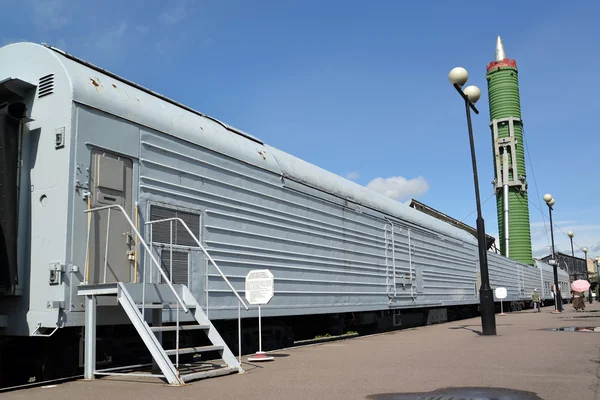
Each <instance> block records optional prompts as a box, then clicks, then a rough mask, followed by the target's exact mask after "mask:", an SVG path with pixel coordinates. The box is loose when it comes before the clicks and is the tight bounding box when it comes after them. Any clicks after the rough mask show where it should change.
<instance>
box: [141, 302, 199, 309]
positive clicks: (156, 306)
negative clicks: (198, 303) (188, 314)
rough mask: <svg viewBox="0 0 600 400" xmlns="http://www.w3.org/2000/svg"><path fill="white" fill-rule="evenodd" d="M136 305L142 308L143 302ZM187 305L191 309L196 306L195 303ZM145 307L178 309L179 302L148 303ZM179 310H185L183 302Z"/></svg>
mask: <svg viewBox="0 0 600 400" xmlns="http://www.w3.org/2000/svg"><path fill="white" fill-rule="evenodd" d="M135 306H136V307H137V308H142V304H141V303H140V304H136V305H135ZM186 307H187V308H189V309H194V308H196V307H195V306H194V305H193V304H186ZM144 308H147V309H149V310H150V309H161V308H164V309H165V310H177V303H173V304H170V303H164V304H146V305H145V306H144ZM179 310H180V311H183V308H182V307H181V304H179Z"/></svg>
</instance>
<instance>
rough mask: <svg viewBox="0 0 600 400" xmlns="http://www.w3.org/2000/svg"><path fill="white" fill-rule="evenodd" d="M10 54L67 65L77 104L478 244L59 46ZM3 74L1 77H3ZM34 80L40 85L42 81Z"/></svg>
mask: <svg viewBox="0 0 600 400" xmlns="http://www.w3.org/2000/svg"><path fill="white" fill-rule="evenodd" d="M5 57H18V58H20V59H22V60H24V61H25V60H31V59H35V62H36V63H37V64H38V65H39V63H43V64H44V65H47V69H48V73H49V74H51V73H53V71H57V70H59V69H62V70H63V71H64V72H65V73H66V75H67V76H68V82H69V84H70V86H71V87H65V86H66V84H63V87H60V85H58V84H57V85H55V87H54V91H55V92H56V91H61V90H69V91H71V93H72V100H73V101H74V102H75V103H79V104H83V105H85V106H88V107H91V108H94V109H97V110H100V111H103V112H106V113H109V114H113V115H116V116H118V117H121V118H124V119H127V120H129V121H132V122H134V123H136V124H139V125H141V126H143V127H147V128H150V129H153V130H157V131H161V132H164V133H166V134H169V135H172V136H175V137H178V138H179V139H182V140H185V141H187V142H190V143H194V144H197V145H200V146H203V147H206V148H208V149H210V150H213V151H216V152H219V153H222V154H225V155H227V156H230V157H233V158H236V159H239V160H241V161H243V162H245V163H248V164H250V165H253V166H256V167H258V168H263V169H267V170H270V171H272V172H274V173H276V174H278V175H281V176H283V177H284V178H287V179H289V180H292V181H295V182H299V183H302V184H305V185H307V186H310V187H313V188H315V189H317V190H320V191H322V192H325V193H328V194H331V195H334V196H337V197H340V198H342V199H345V200H347V201H349V202H352V203H356V204H358V205H360V206H362V207H366V208H370V209H373V210H375V211H378V212H382V213H384V214H388V215H390V216H392V217H394V216H395V217H396V218H399V219H403V220H406V221H407V222H409V223H412V224H415V225H417V226H422V227H424V228H428V229H431V230H433V231H436V232H438V233H440V234H444V235H447V236H449V237H453V238H455V239H459V240H462V241H465V242H469V243H473V244H476V243H477V241H476V239H475V238H474V237H473V236H472V235H470V234H469V233H468V232H465V231H464V230H462V229H458V228H456V227H454V226H452V225H450V224H448V223H446V222H443V221H440V220H438V219H436V218H434V217H431V216H429V215H427V214H424V213H422V212H420V211H417V210H414V209H412V208H410V207H409V206H408V205H406V204H404V203H401V202H399V201H396V200H393V199H391V198H389V197H387V196H384V195H381V194H379V193H377V192H374V191H372V190H370V189H367V188H366V187H364V186H362V185H359V184H357V183H355V182H352V181H350V180H348V179H345V178H342V177H340V176H338V175H336V174H334V173H332V172H329V171H326V170H324V169H322V168H320V167H317V166H316V165H313V164H310V163H308V162H306V161H303V160H301V159H299V158H297V157H294V156H292V155H290V154H288V153H286V152H284V151H281V150H279V149H276V148H274V147H272V146H269V145H268V144H265V143H263V142H262V141H261V140H260V139H258V138H256V137H254V136H252V135H250V134H248V133H246V132H243V131H241V130H239V129H237V128H234V127H232V126H230V125H227V124H225V123H223V122H221V121H219V120H217V119H215V118H213V117H210V116H208V115H205V114H203V113H201V112H198V111H196V110H194V109H192V108H190V107H188V106H185V105H183V104H181V103H178V102H176V101H174V100H171V99H169V98H167V97H165V96H163V95H160V94H158V93H155V92H153V91H152V90H150V89H147V88H144V87H142V86H140V85H138V84H136V83H134V82H131V81H129V80H127V79H125V78H122V77H120V76H117V75H115V74H113V73H111V72H109V71H106V70H104V69H102V68H100V67H97V66H95V65H92V64H90V63H88V62H86V61H84V60H81V59H79V58H77V57H75V56H73V55H71V54H68V53H66V52H64V51H62V50H60V49H57V48H55V47H52V46H48V45H45V44H42V45H40V44H35V43H29V42H22V43H13V44H9V45H6V46H4V47H2V48H0V60H3V59H5ZM0 63H1V61H0ZM26 65H27V62H23V63H22V64H21V68H27V67H26ZM17 73H18V72H15V74H17ZM3 78H4V77H0V80H2V79H3ZM13 78H15V76H13ZM40 78H41V77H40ZM64 82H66V81H64ZM29 83H30V84H32V85H36V86H37V85H38V82H37V81H36V82H29Z"/></svg>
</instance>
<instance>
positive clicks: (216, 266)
mask: <svg viewBox="0 0 600 400" xmlns="http://www.w3.org/2000/svg"><path fill="white" fill-rule="evenodd" d="M169 221H171V222H173V221H177V222H180V223H181V225H183V227H184V228H185V230H186V231H187V232H188V233H189V235H190V236H191V237H192V239H194V242H196V244H197V245H198V247H199V248H200V249H201V250H202V252H203V253H204V255H205V256H206V257H208V260H209V261H210V263H211V264H212V265H213V267H215V269H216V270H217V271H218V272H219V275H221V278H223V280H224V281H225V283H227V285H228V286H229V289H231V291H232V292H233V294H235V297H237V299H238V301H239V302H240V304H241V305H243V306H244V308H245V309H246V311H248V306H247V305H246V303H245V302H244V300H242V298H241V297H240V295H239V293H238V292H237V290H235V289H234V288H233V286H232V285H231V282H229V279H227V277H226V276H225V274H224V273H223V271H221V268H219V266H218V265H217V263H216V262H215V260H213V258H212V257H211V256H210V254H208V251H207V250H206V249H205V248H204V246H202V244H201V243H200V241H199V240H198V238H197V237H196V236H195V235H194V234H193V233H192V230H191V229H190V228H189V227H188V226H187V224H186V223H185V222H184V221H183V220H182V219H181V218H177V217H171V218H165V219H157V220H154V221H148V222H146V225H154V224H158V223H163V222H169ZM171 247H173V246H171Z"/></svg>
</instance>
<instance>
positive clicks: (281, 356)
mask: <svg viewBox="0 0 600 400" xmlns="http://www.w3.org/2000/svg"><path fill="white" fill-rule="evenodd" d="M586 307H587V308H586V311H590V310H598V312H575V311H574V310H573V309H572V307H571V306H570V305H566V306H565V312H564V313H563V314H561V315H556V314H552V313H551V311H552V307H545V308H544V309H543V312H542V313H539V314H538V313H533V312H532V311H531V310H527V311H523V312H520V313H511V314H508V315H507V316H504V317H500V316H497V317H496V321H497V326H498V328H497V329H498V335H497V336H495V337H490V336H480V335H479V334H478V333H477V331H478V330H480V329H481V324H480V320H479V319H478V318H477V319H469V320H463V321H458V322H452V323H448V324H441V325H433V326H427V327H421V328H416V329H411V330H403V331H397V332H393V333H387V334H381V335H374V336H368V337H359V338H353V339H348V340H344V341H337V342H331V343H326V344H320V345H315V346H310V347H301V348H295V349H285V350H282V351H280V352H274V353H271V354H272V355H273V356H275V357H276V358H275V360H274V361H273V362H269V363H263V364H247V363H246V364H245V368H246V370H247V373H246V374H236V375H230V376H225V377H218V378H212V379H206V380H203V381H198V382H193V383H191V384H190V385H188V386H184V387H168V386H166V385H165V384H163V383H157V382H155V381H152V382H147V381H145V382H140V381H134V380H126V379H125V378H114V377H111V378H104V379H101V380H96V381H93V382H85V381H76V382H71V383H64V384H59V385H57V386H56V387H52V388H33V389H25V390H21V391H17V392H9V393H3V394H2V395H0V397H1V398H2V400H21V399H23V400H25V399H27V400H36V399H40V400H41V399H46V398H48V399H86V400H94V399H103V400H104V399H111V400H120V399H128V400H138V399H139V400H147V399H160V400H169V399H198V398H206V399H208V398H210V399H246V400H251V399H261V400H269V399H286V400H287V399H289V400H294V399H300V400H309V399H310V400H312V399H327V400H337V399H378V398H380V399H381V398H389V397H388V396H384V395H385V394H390V393H407V392H428V391H433V390H435V389H440V388H448V387H482V386H483V387H498V388H510V389H518V390H523V391H528V392H534V393H536V394H537V396H539V398H541V399H544V400H555V399H556V400H559V399H562V400H600V332H596V333H594V332H559V331H547V330H544V329H545V328H553V327H567V326H579V327H600V303H594V304H593V305H592V306H590V305H589V304H586ZM427 398H436V397H427ZM448 398H449V397H448ZM458 398H460V397H454V399H458ZM471 398H472V397H469V399H471ZM498 398H500V397H498ZM477 399H478V400H479V399H480V398H479V397H477ZM486 399H487V398H486Z"/></svg>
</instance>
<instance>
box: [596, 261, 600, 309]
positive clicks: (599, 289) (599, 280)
mask: <svg viewBox="0 0 600 400" xmlns="http://www.w3.org/2000/svg"><path fill="white" fill-rule="evenodd" d="M599 274H600V257H596V300H597V301H600V276H599Z"/></svg>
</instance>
